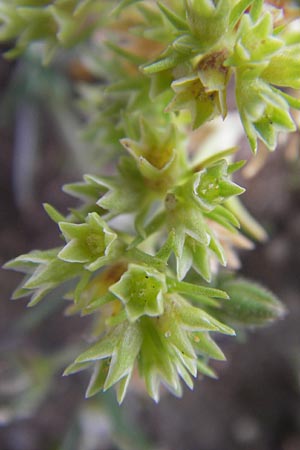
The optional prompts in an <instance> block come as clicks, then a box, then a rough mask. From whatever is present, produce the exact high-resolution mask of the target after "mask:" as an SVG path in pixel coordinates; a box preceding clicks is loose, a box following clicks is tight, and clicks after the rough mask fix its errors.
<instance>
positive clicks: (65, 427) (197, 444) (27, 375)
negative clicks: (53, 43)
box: [0, 49, 300, 450]
mask: <svg viewBox="0 0 300 450" xmlns="http://www.w3.org/2000/svg"><path fill="white" fill-rule="evenodd" d="M2 50H4V49H2ZM60 69H61V70H60V71H55V70H52V69H51V68H48V69H46V68H41V67H40V64H39V63H37V62H35V60H34V59H32V58H31V57H30V56H25V57H23V58H22V59H21V60H19V61H18V62H12V63H9V62H7V61H5V60H4V59H3V58H0V102H1V103H0V133H1V140H0V145H1V150H0V196H1V198H0V214H1V216H0V217H1V220H0V227H1V228H0V263H1V265H3V264H4V263H5V262H6V261H7V260H9V259H11V258H13V257H16V256H17V255H19V254H21V253H26V252H28V251H30V250H31V249H33V248H39V249H46V248H50V247H53V246H56V245H59V237H58V233H57V228H56V225H55V224H54V223H52V222H51V221H50V220H49V218H48V217H47V215H46V213H45V212H44V210H43V207H42V203H44V202H49V203H50V204H53V205H54V206H55V207H56V208H57V209H58V210H60V211H62V212H66V210H67V207H70V206H72V199H70V197H68V196H67V195H65V194H64V193H63V192H62V191H61V186H62V185H63V184H64V183H66V182H71V181H78V180H80V179H81V176H82V174H83V173H84V172H86V171H92V172H96V173H97V172H100V170H101V171H102V172H103V170H102V167H101V165H100V162H99V164H98V163H97V161H96V160H95V158H94V155H93V152H89V151H88V149H87V144H85V143H82V144H80V141H78V139H77V133H78V124H79V122H80V120H81V117H80V114H79V113H78V111H77V110H76V109H75V107H74V106H73V105H74V102H73V100H74V92H72V90H71V88H70V80H74V79H76V78H77V77H79V78H80V77H81V76H83V74H82V73H81V72H80V71H79V72H78V70H76V63H74V62H73V61H72V60H71V61H69V62H68V64H67V65H66V64H65V65H64V66H63V67H62V68H60ZM241 145H242V147H243V142H241ZM299 147H300V135H299V133H295V134H294V135H293V136H290V137H289V138H288V140H285V141H283V142H282V145H281V148H279V149H278V150H277V151H276V152H275V153H272V154H270V155H269V156H268V157H267V159H266V161H265V163H264V164H263V166H262V168H261V169H260V170H259V172H258V173H257V174H256V175H254V176H253V177H252V178H244V179H241V180H239V181H240V183H241V185H243V186H245V187H246V188H247V192H246V194H245V195H244V196H243V201H244V203H245V204H246V206H247V207H248V209H249V210H250V211H251V213H252V214H253V215H254V216H255V217H256V219H257V220H258V221H259V222H260V223H261V224H262V225H263V226H264V227H265V229H266V230H267V231H268V233H269V240H268V242H266V243H265V244H258V245H257V246H256V249H255V250H254V251H250V252H247V253H246V252H245V253H242V254H241V255H240V256H241V260H242V269H241V271H240V272H241V274H242V275H245V276H247V277H249V278H251V279H253V280H256V281H259V282H261V283H262V284H264V285H266V286H267V287H269V288H270V289H271V290H272V291H273V292H274V293H276V294H277V296H278V297H280V299H282V301H283V302H284V303H285V305H286V307H287V309H288V314H287V316H286V317H285V319H284V320H282V321H280V322H278V323H276V324H274V325H273V326H271V327H268V328H265V329H256V330H249V332H247V333H245V334H239V335H238V339H234V338H222V339H223V340H222V341H221V342H220V345H221V347H222V349H223V351H224V353H225V354H226V356H227V362H225V363H223V362H222V363H220V362H217V363H212V366H213V367H214V368H215V369H216V371H217V373H218V375H219V380H212V379H208V378H205V379H203V380H199V382H197V383H196V386H195V389H194V391H193V392H190V391H189V390H188V389H185V391H184V395H183V398H181V399H176V398H174V397H171V396H170V395H169V394H166V395H164V396H163V397H162V399H161V401H160V403H159V404H158V405H156V404H155V403H154V402H153V401H152V400H151V399H149V398H147V397H145V396H144V395H143V394H142V393H141V392H132V391H131V392H129V394H128V395H127V398H126V399H125V401H124V403H123V405H122V406H121V407H119V406H117V403H116V400H115V396H114V393H113V392H109V393H107V394H101V395H100V394H99V395H97V396H96V397H94V398H92V399H89V400H85V399H84V392H85V389H86V386H87V384H88V374H87V373H84V372H83V373H80V374H77V375H73V376H70V377H67V378H63V377H62V372H63V370H64V368H65V367H66V366H67V365H68V364H69V363H70V362H72V361H73V358H74V355H76V354H77V353H78V351H81V350H83V349H84V348H85V347H86V341H87V333H88V325H89V319H88V318H80V317H76V316H73V317H65V316H64V314H63V312H64V308H65V302H63V301H61V299H60V298H59V295H58V296H52V297H50V298H48V301H45V302H41V303H40V304H39V305H38V306H36V307H35V308H33V309H26V300H19V301H10V297H11V294H12V292H13V290H14V289H15V288H16V286H17V285H18V283H19V282H20V280H21V276H19V275H18V274H17V273H14V272H10V271H4V270H1V271H0V283H1V293H2V299H1V300H2V301H1V303H0V355H1V357H0V450H127V449H128V450H142V449H146V450H147V449H149V450H300V401H299V400H300V295H299V293H300V176H299V174H300V159H299V158H298V159H297V157H298V153H299ZM245 154H247V157H249V151H248V150H247V151H246V153H245ZM242 156H245V155H242ZM73 205H75V203H73Z"/></svg>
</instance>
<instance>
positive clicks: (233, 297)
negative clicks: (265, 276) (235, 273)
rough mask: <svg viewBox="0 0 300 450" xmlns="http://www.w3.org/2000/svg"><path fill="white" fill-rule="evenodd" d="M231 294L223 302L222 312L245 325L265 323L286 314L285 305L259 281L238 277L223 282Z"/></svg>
mask: <svg viewBox="0 0 300 450" xmlns="http://www.w3.org/2000/svg"><path fill="white" fill-rule="evenodd" d="M221 286H222V288H223V289H226V292H228V294H229V296H230V300H229V302H226V303H224V304H222V310H221V311H222V314H223V315H224V317H226V318H227V319H228V320H230V321H232V322H235V323H238V324H240V325H243V326H255V325H256V326H257V325H265V324H267V323H269V322H273V321H274V320H277V319H280V318H281V317H283V316H284V315H285V312H286V310H285V307H284V306H283V304H282V303H281V302H280V301H279V299H278V298H277V297H276V296H275V295H274V294H272V293H271V292H270V291H269V290H267V289H266V288H264V287H262V286H261V285H259V284H257V283H253V282H250V281H248V280H245V279H243V278H237V279H233V280H229V281H225V282H224V283H221Z"/></svg>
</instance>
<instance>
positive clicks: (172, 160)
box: [121, 118, 186, 191]
mask: <svg viewBox="0 0 300 450" xmlns="http://www.w3.org/2000/svg"><path fill="white" fill-rule="evenodd" d="M121 144H122V145H123V146H124V147H125V148H126V150H127V151H128V152H129V153H130V154H131V155H132V156H133V158H134V159H135V161H136V164H137V167H138V169H139V171H140V172H141V174H142V176H143V177H144V178H145V179H146V183H147V185H148V186H149V187H150V188H152V189H153V190H155V191H165V190H166V189H168V188H169V187H170V186H172V185H173V184H174V182H175V181H177V180H178V178H179V177H180V175H181V174H182V173H183V171H184V170H185V169H186V162H185V161H184V158H183V152H182V151H180V150H178V146H179V145H180V140H179V133H178V132H177V130H176V128H175V127H174V126H173V125H169V126H167V127H164V128H162V129H160V128H155V127H154V126H152V124H151V122H150V121H149V122H148V121H146V120H145V119H143V118H141V119H140V140H139V141H136V140H134V139H127V138H126V139H122V140H121ZM176 147H177V148H176Z"/></svg>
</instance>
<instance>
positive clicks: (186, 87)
mask: <svg viewBox="0 0 300 450" xmlns="http://www.w3.org/2000/svg"><path fill="white" fill-rule="evenodd" d="M171 87H172V88H173V90H174V91H175V96H174V98H173V99H172V100H171V102H170V103H169V105H168V106H167V107H166V111H167V112H171V111H180V110H188V111H189V112H190V114H191V119H192V127H193V129H195V128H198V127H200V125H202V124H203V123H204V122H206V121H207V120H211V119H213V118H214V117H216V116H217V115H219V114H221V113H222V110H223V107H222V105H221V103H220V96H219V91H218V90H217V89H215V88H213V89H206V88H205V86H204V85H203V83H202V82H201V80H200V78H199V75H198V74H193V75H190V76H187V77H184V78H180V79H178V80H176V81H174V82H173V83H172V84H171Z"/></svg>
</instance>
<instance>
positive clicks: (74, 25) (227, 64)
mask: <svg viewBox="0 0 300 450" xmlns="http://www.w3.org/2000/svg"><path fill="white" fill-rule="evenodd" d="M286 14H287V13H286ZM0 19H1V21H2V22H1V28H0V38H1V39H2V40H11V39H14V40H15V42H16V44H15V47H14V48H13V50H10V51H9V52H8V54H7V56H8V57H15V56H16V55H19V54H21V53H22V52H24V51H25V50H27V48H28V46H31V45H32V43H35V42H37V43H38V44H39V45H38V48H37V49H36V51H37V52H38V53H39V54H41V55H42V56H43V59H44V60H45V61H47V62H49V60H50V59H51V58H53V57H54V58H55V54H54V53H55V51H56V52H61V51H63V50H65V49H69V48H71V47H73V46H75V45H79V50H78V51H79V53H80V52H81V54H82V55H83V58H82V59H83V63H84V64H85V66H86V67H87V68H88V70H89V71H90V73H91V74H92V75H93V77H94V78H95V79H98V80H99V82H98V83H97V84H95V83H93V84H88V83H86V84H81V85H80V86H79V87H78V91H79V93H80V96H81V97H80V106H81V109H82V111H83V112H84V113H85V115H86V117H87V119H88V124H87V125H86V126H85V130H84V135H85V138H86V139H89V140H90V142H92V143H93V145H95V143H96V144H97V145H98V146H99V148H100V149H101V150H100V151H101V152H104V151H106V152H109V155H111V160H112V161H113V162H115V161H116V160H117V164H116V166H117V167H116V170H115V173H114V174H111V175H108V176H107V175H106V176H103V175H100V174H99V175H85V176H84V180H83V181H82V182H79V183H74V184H71V185H67V186H65V187H64V189H65V191H66V192H67V193H69V194H70V195H72V196H75V197H76V198H78V199H80V200H81V205H80V206H79V207H78V208H76V209H72V210H71V211H70V213H69V214H67V215H66V216H64V215H62V214H61V213H60V212H58V211H57V210H56V209H55V208H53V207H52V206H50V205H45V209H46V211H47V213H48V215H49V216H50V218H51V219H52V220H54V221H55V222H57V224H58V227H59V230H60V233H61V237H62V239H63V245H62V246H61V247H59V248H55V249H51V250H46V251H33V252H30V253H28V254H26V255H22V256H19V257H18V258H16V259H14V260H13V261H11V262H9V263H7V265H6V267H7V268H12V269H15V270H19V271H21V272H24V273H25V274H26V275H25V280H24V281H23V283H22V286H21V287H20V288H19V289H17V290H16V291H15V293H14V296H13V298H20V297H24V296H30V297H31V299H30V302H29V306H33V305H35V304H37V303H38V302H39V301H40V300H42V299H43V298H44V297H45V296H47V294H48V293H49V292H51V291H53V290H54V289H56V288H57V287H58V286H60V285H63V286H64V288H65V293H66V295H65V296H66V298H67V299H69V300H71V302H72V303H71V304H70V306H69V308H68V312H69V313H80V314H82V315H86V314H90V315H92V317H93V322H92V335H93V337H94V340H95V344H94V345H93V346H92V347H90V348H89V349H88V350H86V351H85V352H83V353H82V354H81V355H79V356H78V358H77V359H76V360H75V362H74V363H73V364H71V365H70V366H69V367H68V368H67V369H66V371H65V374H72V373H75V372H77V371H80V370H83V369H86V368H90V367H91V368H92V369H93V375H92V378H91V382H90V384H89V387H88V390H87V395H88V396H91V395H93V394H95V393H96V392H98V391H99V390H102V389H103V390H107V389H109V388H110V387H112V386H113V385H115V386H116V387H117V397H118V401H119V402H122V400H123V398H124V396H125V394H126V390H127V387H128V383H129V382H130V380H131V378H132V376H133V375H134V373H135V372H136V370H137V372H138V374H139V377H141V378H142V379H143V380H144V382H145V386H146V389H147V391H148V393H149V395H150V396H151V397H152V398H153V399H154V400H155V401H158V400H159V395H160V384H161V383H163V384H164V385H165V386H167V388H168V389H169V390H170V391H171V392H173V393H174V394H175V395H180V394H181V381H180V380H181V379H182V380H183V381H184V382H185V383H186V384H187V385H188V386H189V387H192V386H193V378H194V377H196V375H197V373H198V372H201V373H203V374H206V375H208V376H213V377H214V376H215V373H214V371H213V370H212V369H211V368H210V367H209V365H208V362H209V359H211V358H212V359H219V360H224V359H225V356H224V354H223V352H222V351H221V349H220V348H219V346H218V345H217V344H216V342H215V341H214V339H213V337H212V334H211V333H214V332H217V333H223V334H228V335H234V334H235V331H234V329H233V328H232V327H234V328H235V327H247V326H255V325H264V324H267V323H269V322H271V321H273V320H275V319H278V318H279V317H281V316H282V315H283V314H284V311H285V309H284V306H283V305H282V304H281V303H280V301H279V300H278V299H277V298H276V297H275V296H274V295H273V294H271V293H270V292H269V291H267V290H265V289H264V288H262V287H261V286H259V285H257V284H255V283H251V282H249V281H247V280H244V279H241V278H239V277H238V278H236V275H235V274H234V273H233V274H230V275H228V274H226V275H222V274H220V273H219V266H220V265H221V266H226V265H229V266H230V263H231V262H232V247H235V246H239V245H244V244H245V243H246V245H249V241H246V240H245V238H244V237H243V235H242V234H241V232H240V230H239V228H240V223H241V224H242V226H243V228H244V229H245V230H247V232H248V233H249V234H250V235H251V236H252V237H253V238H254V239H263V238H264V236H265V235H264V231H263V230H262V229H261V228H260V226H259V225H258V224H256V223H255V222H254V220H253V219H252V218H251V217H250V216H249V215H248V213H246V212H245V210H244V209H243V207H242V205H241V203H240V202H239V200H238V196H239V195H241V194H242V193H243V192H244V189H243V188H242V187H240V186H238V185H237V184H236V183H235V182H234V181H233V179H232V177H233V174H234V173H235V172H236V171H238V170H239V169H240V168H241V167H242V166H243V165H244V164H245V161H234V159H233V156H234V154H235V153H236V151H237V148H235V147H233V148H229V149H226V148H225V149H224V148H222V149H220V150H219V151H215V150H213V151H211V152H209V154H207V153H206V154H203V153H202V147H201V144H202V143H201V141H200V142H197V145H196V149H195V151H194V154H193V155H192V154H191V152H190V150H189V149H190V140H189V139H190V136H191V132H192V130H195V129H198V128H199V127H201V126H204V125H205V124H206V122H208V121H210V120H212V119H214V118H215V117H217V116H221V117H223V119H225V118H226V115H227V102H226V95H227V90H228V85H229V82H230V80H231V79H232V78H233V77H234V80H235V97H236V105H237V109H238V112H239V115H240V118H241V121H242V124H243V127H244V130H245V133H246V135H247V138H248V141H249V144H250V147H251V149H252V151H253V152H256V150H257V141H258V140H260V141H262V142H263V144H264V145H265V146H267V147H268V148H269V149H270V150H274V148H275V147H276V144H277V136H278V133H279V132H281V131H283V132H290V131H294V130H295V129H296V125H295V122H294V120H293V118H292V116H291V112H290V108H294V109H300V101H299V100H298V99H297V98H296V97H294V96H292V95H291V94H290V93H286V92H285V90H284V89H283V88H286V87H288V88H299V87H300V78H299V77H298V72H299V68H300V58H299V55H300V52H299V50H300V34H299V32H298V31H295V29H294V28H293V26H292V25H293V22H290V21H289V20H288V17H287V16H285V15H284V14H283V15H280V10H278V9H277V8H275V7H273V6H271V5H270V4H268V3H265V2H263V1H260V0H240V1H238V0H219V1H215V2H213V1H210V0H180V1H178V0H176V1H175V0H166V1H164V2H160V1H159V2H155V1H151V0H148V1H147V0H145V1H139V0H135V1H134V0H131V1H130V0H123V1H121V2H117V1H104V0H103V1H100V0H83V1H75V0H52V1H43V2H37V1H34V0H28V1H25V0H14V1H11V0H9V1H8V0H1V1H0ZM126 152H127V153H126ZM106 158H107V154H106ZM100 171H101V169H100Z"/></svg>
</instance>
